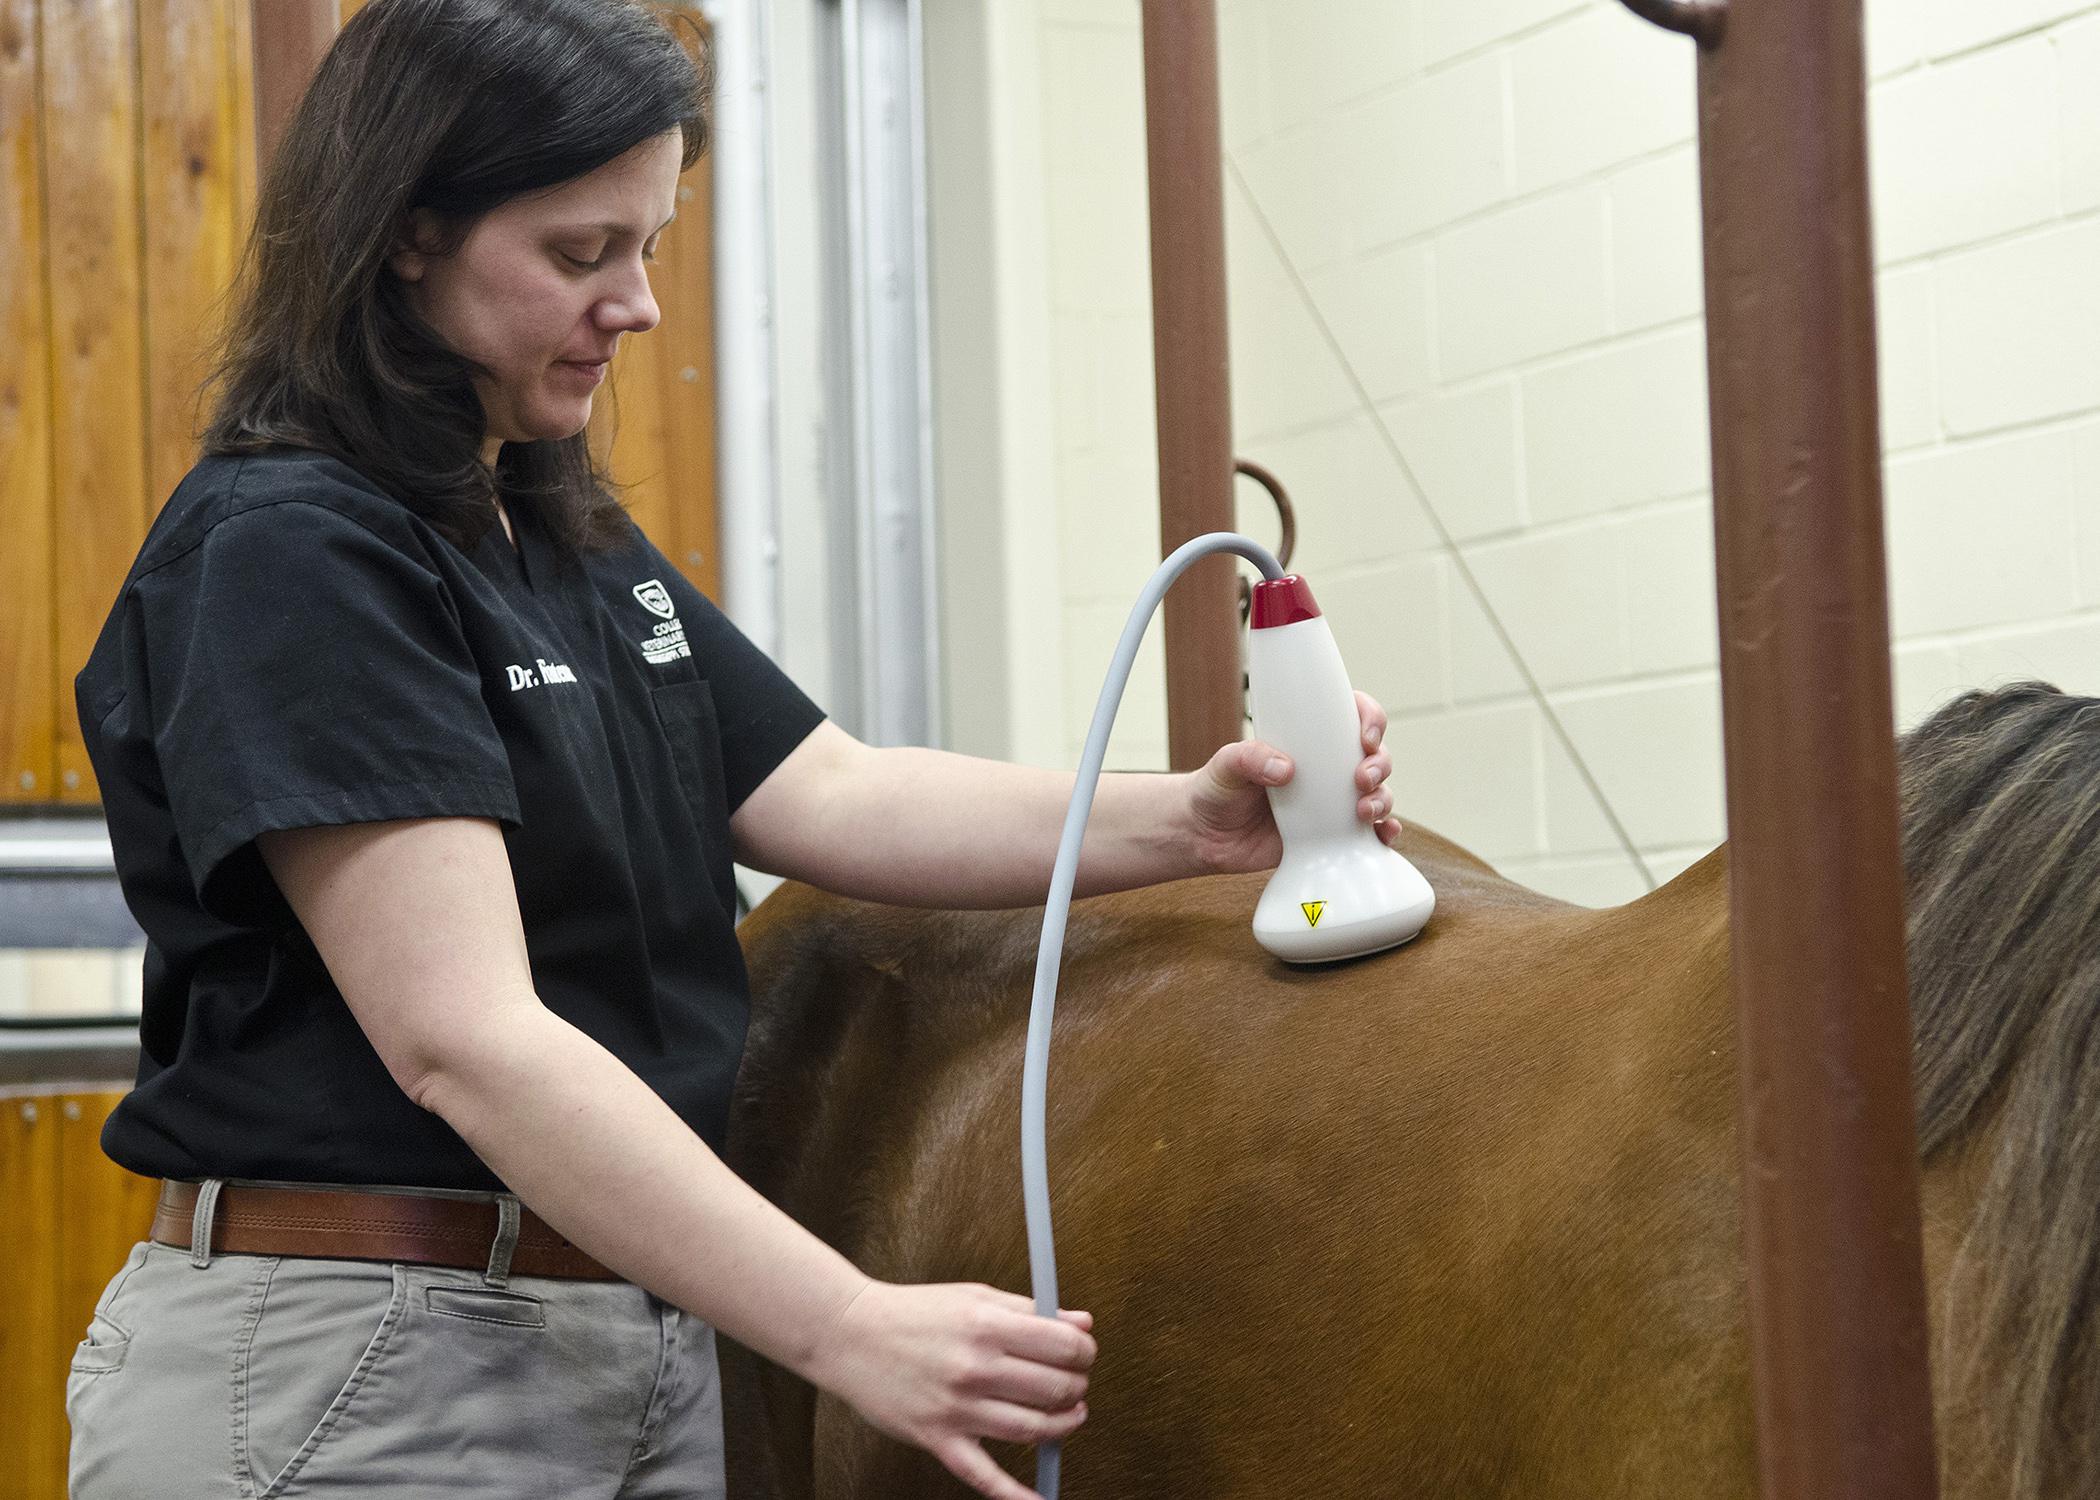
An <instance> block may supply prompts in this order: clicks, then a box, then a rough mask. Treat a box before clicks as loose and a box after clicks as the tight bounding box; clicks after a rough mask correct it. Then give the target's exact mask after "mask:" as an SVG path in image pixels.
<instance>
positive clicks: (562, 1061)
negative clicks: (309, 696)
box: [258, 818, 1094, 1500]
mask: <svg viewBox="0 0 2100 1500" xmlns="http://www.w3.org/2000/svg"><path fill="white" fill-rule="evenodd" d="M258 844H259V846H260V848H261V850H262V854H263V858H264V861H265V862H266V863H267V864H268V866H269V868H270V872H271V874H272V875H273V876H274V877H275V878H276V880H277V883H278V885H279V887H280V888H281V889H282V890H283V892H284V894H285V897H286V899H287V900H288V901H289V902H290V903H291V907H292V910H293V911H294V912H295V913H296V914H297V915H298V917H299V920H300V922H301V923H302V924H303V925H304V927H305V928H306V931H307V933H308V935H309V936H310V937H311V938H312V939H313V942H314V946H315V948H316V949H317V950H318V951H319V953H320V955H321V958H322V960H323V961H324V962H325V963H326V964H327V965H328V971H329V974H330V975H331V976H332V977H333V978H334V980H335V982H336V984H337V986H338V987H339V988H340V989H341V990H342V992H343V998H344V999H345V1000H346V1001H347V1002H348V1004H349V1006H350V1009H351V1011H352V1013H353V1014H355V1016H356V1017H357V1020H358V1024H359V1025H360V1026H362V1027H363V1029H364V1032H365V1034H366V1036H368V1037H369V1038H370V1039H371V1041H372V1045H373V1047H374V1048H375V1049H376V1050H377V1051H378V1053H379V1056H380V1059H381V1060H382V1061H383V1062H384V1063H385V1064H386V1067H387V1070H388V1071H389V1072H390V1073H391V1074H392V1076H393V1078H394V1080H395V1081H396V1082H397V1083H399V1084H400V1085H401V1087H402V1089H403V1090H404V1091H405V1092H406V1093H407V1094H408V1096H409V1097H410V1098H411V1099H413V1100H415V1102H416V1103H417V1104H418V1105H420V1106H422V1107H423V1108H425V1109H428V1110H430V1111H432V1112H433V1113H435V1114H437V1115H438V1116H439V1117H440V1118H442V1119H443V1120H444V1121H445V1122H446V1124H448V1125H450V1126H451V1127H452V1128H453V1129H454V1130H456V1131H457V1132H458V1133H459V1134H460V1136H461V1137H462V1138H463V1139H464V1140H465V1141H466V1143H467V1144H468V1145H469V1146H470V1147H472V1148H473V1150H474V1152H475V1154H476V1155H477V1156H479V1157H480V1158H481V1160H482V1161H483V1162H485V1163H487V1165H488V1167H489V1169H490V1170H491V1171H493V1172H494V1173H495V1174H496V1175H497V1176H498V1177H499V1178H501V1179H502V1180H503V1181H504V1182H505V1183H506V1184H507V1185H508V1186H509V1188H510V1190H511V1191H512V1192H514V1193H516V1194H517V1195H518V1197H519V1198H520V1199H521V1200H522V1201H523V1202H525V1203H526V1204H528V1205H529V1206H530V1207H531V1208H532V1209H533V1211H534V1212H535V1213H537V1214H538V1215H539V1216H540V1217H541V1218H543V1219H545V1220H546V1221H547V1222H548V1223H549V1224H550V1225H552V1226H553V1227H554V1228H555V1229H556V1230H557V1231H559V1232H560V1233H561V1234H563V1235H565V1236H567V1237H568V1238H569V1239H570V1240H571V1241H572V1242H574V1243H575V1244H577V1245H579V1246H581V1247H582V1248H583V1249H584V1250H585V1251H587V1252H589V1253H590V1254H591V1255H593V1256H595V1257H596V1258H597V1259H598V1260H599V1261H600V1262H602V1263H603V1264H604V1265H606V1266H607V1267H609V1268H610V1269H612V1270H613V1271H615V1272H617V1273H619V1274H620V1275H621V1276H624V1277H626V1278H627V1279H628V1280H630V1281H632V1282H634V1283H635V1284H637V1285H639V1286H642V1287H645V1288H647V1289H648V1290H649V1291H652V1292H654V1293H655V1294H656V1295H658V1296H659V1297H662V1298H663V1299H664V1300H665V1301H667V1302H670V1303H673V1304H675V1305H676V1306H678V1307H681V1308H684V1309H686V1310H687V1311H689V1312H691V1313H692V1314H693V1315H694V1316H696V1317H698V1318H701V1319H702V1320H704V1321H706V1322H708V1323H711V1324H713V1325H714V1326H715V1327H717V1328H719V1329H721V1330H722V1331H723V1332H724V1333H726V1334H728V1335H729V1336H730V1337H731V1338H734V1339H736V1340H737V1341H738V1342H739V1343H741V1344H744V1345H746V1346H747V1347H749V1348H752V1349H755V1350H757V1351H758V1352H759V1353H761V1354H763V1355H765V1356H766V1357H767V1358H768V1359H771V1360H773V1361H774V1362H775V1363H777V1364H780V1365H782V1366H784V1367H785V1368H787V1369H790V1370H792V1371H794V1372H795V1373H797V1374H799V1375H801V1376H803V1377H804V1378H806V1379H808V1380H810V1381H812V1382H813V1383H815V1384H817V1385H819V1386H821V1387H823V1388H824V1389H826V1390H829V1391H831V1392H832V1393H834V1394H835V1395H838V1396H840V1397H841V1398H843V1399H844V1400H846V1401H848V1402H850V1403H851V1404H852V1405H853V1406H854V1407H855V1408H856V1409H857V1410H859V1411H860V1412H861V1414H862V1415H863V1416H865V1417H866V1418H868V1420H869V1421H871V1422H873V1423H874V1424H875V1425H876V1426H877V1427H880V1428H882V1429H883V1430H884V1431H886V1432H889V1433H891V1434H892V1435H894V1436H897V1437H900V1438H903V1439H905V1440H907V1441H910V1442H914V1443H917V1444H919V1445H920V1446H921V1447H924V1448H926V1449H928V1450H929V1451H931V1452H932V1453H933V1454H935V1456H937V1457H938V1458H939V1459H940V1460H941V1462H942V1463H943V1464H945V1465H946V1466H947V1467H948V1468H949V1470H950V1471H951V1472H953V1473H954V1474H955V1475H956V1476H957V1477H958V1478H960V1479H962V1480H963V1481H964V1482H966V1483H968V1484H969V1485H971V1486H972V1487H973V1488H974V1489H976V1490H978V1491H979V1492H980V1493H983V1494H986V1495H993V1496H999V1497H1002V1500H1029V1496H1030V1493H1031V1492H1030V1491H1028V1490H1027V1489H1025V1488H1023V1487H1022V1486H1021V1485H1019V1484H1017V1483H1016V1482H1015V1481H1014V1480H1013V1479H1012V1478H1010V1477H1009V1476H1007V1475H1006V1474H1005V1473H1004V1472H1003V1471H1001V1470H1000V1469H999V1468H998V1466H997V1465H995V1464H994V1463H993V1462H992V1460H991V1458H990V1457H989V1456H988V1455H987V1454H986V1453H985V1451H984V1449H983V1447H982V1446H981V1444H980V1443H979V1442H978V1439H979V1438H983V1437H994V1438H1001V1439H1005V1440H1008V1441H1013V1442H1023V1443H1034V1442H1042V1441H1045V1440H1047V1439H1051V1438H1059V1437H1063V1436H1065V1435H1067V1434H1068V1433H1070V1432H1072V1431H1073V1430H1074V1429H1075V1428H1077V1427H1078V1426H1079V1424H1080V1422H1082V1421H1083V1420H1084V1419H1085V1416H1086V1408H1085V1406H1084V1404H1083V1402H1082V1401H1081V1397H1082V1396H1083V1395H1084V1394H1085V1390H1086V1375H1085V1371H1086V1370H1087V1368H1088V1367H1089V1366H1090V1365H1091V1364H1092V1362H1093V1357H1094V1342H1093V1340H1092V1338H1091V1337H1090V1336H1089V1335H1088V1333H1087V1332H1086V1330H1087V1329H1088V1328H1089V1327H1090V1326H1091V1319H1089V1318H1088V1317H1087V1315H1086V1314H1084V1313H1067V1314H1065V1315H1064V1317H1063V1318H1062V1319H1061V1320H1057V1321H1052V1320H1050V1319H1046V1318H1041V1317H1038V1316H1037V1315H1036V1314H1035V1313H1034V1311H1033V1309H1032V1307H1031V1305H1030V1304H1029V1302H1028V1301H1027V1299H1025V1298H1022V1297H1018V1296H1015V1295H1013V1294H1011V1293H1007V1292H1001V1291H997V1290H994V1289H993V1288H990V1287H983V1286H974V1285H953V1286H898V1285H892V1284H890V1283H886V1282H880V1281H873V1280H871V1279H870V1278H868V1277H867V1276H865V1275H863V1274H861V1272H859V1271H858V1270H856V1269H854V1267H853V1266H852V1265H851V1264H850V1263H849V1262H848V1261H847V1260H846V1259H845V1258H844V1257H843V1256H841V1255H839V1254H838V1253H837V1252H836V1251H834V1250H832V1249H831V1248H830V1247H829V1246H827V1245H825V1244H824V1243H823V1242H822V1241H820V1240H818V1239H817V1238H816V1237H815V1236H814V1235H811V1234H810V1233H808V1232H807V1231H806V1230H804V1229H803V1228H802V1227H801V1226H800V1225H798V1224H796V1223H795V1221H794V1220H792V1219H790V1218H789V1217H788V1216H787V1215H786V1214H784V1213H782V1212H781V1211H780V1210H779V1209H777V1208H775V1207H774V1206H773V1205H772V1204H770V1203H768V1202H767V1201H766V1200H765V1198H763V1197H762V1196H761V1195H760V1194H758V1193H757V1192H756V1191H754V1190H753V1189H752V1188H751V1187H750V1186H749V1185H747V1184H746V1183H745V1182H744V1181H743V1180H742V1179H740V1178H739V1177H737V1176H736V1174H735V1173H733V1172H731V1171H730V1170H729V1169H728V1168H727V1167H726V1166H724V1165H723V1163H722V1161H721V1159H720V1158H719V1157H717V1156H716V1155H715V1154H714V1152H713V1151H711V1150H709V1149H708V1147H707V1145H706V1143H705V1142H704V1141H702V1140H701V1139H700V1138H699V1137H698V1136H697V1135H695V1134H694V1133H693V1132H692V1130H691V1129H690V1128H689V1127H688V1126H687V1125H686V1124H685V1122H684V1121H682V1120H680V1119H679V1118H678V1117H677V1115H675V1114H674V1113H672V1111H671V1109H670V1108H669V1106H667V1105H666V1104H665V1103H664V1102H663V1101H662V1100H661V1099H660V1098H658V1097H657V1095H656V1094H655V1093H654V1092H653V1091H652V1090H651V1089H650V1088H649V1087H648V1085H646V1084H644V1083H643V1082H642V1081H641V1080H640V1079H639V1078H637V1077H636V1076H635V1075H634V1073H633V1072H632V1071H630V1070H629V1069H628V1068H626V1067H625V1066H624V1065H622V1064H621V1063H620V1062H619V1061H618V1060H617V1059H616V1058H614V1057H613V1056H612V1054H611V1053H609V1052H607V1051H606V1050H605V1049H604V1048H603V1047H602V1046H600V1045H599V1044H598V1043H597V1042H596V1041H594V1040H592V1039H591V1038H590V1037H588V1036H586V1035H585V1034H584V1033H582V1032H581V1031H578V1030H577V1029H576V1028H575V1027H573V1026H571V1025H569V1024H568V1023H567V1022H566V1021H563V1020H562V1019H561V1018H560V1017H558V1016H556V1015H554V1014H553V1013H552V1012H550V1011H549V1010H548V1009H547V1008H546V1007H545V1006H544V1005H542V1004H541V1003H540V1001H539V997H538V995H537V994H536V993H535V992H534V990H533V987H532V976H531V969H530V966H529V964H528V962H527V958H526V950H525V934H524V928H523V924H522V922H521V920H520V918H519V915H518V904H517V893H516V889H515V887H514V886H513V884H512V881H511V874H510V863H509V858H508V855H507V853H506V851H505V848H504V843H503V836H502V833H501V831H500V830H499V829H498V828H497V826H496V825H495V824H494V823H493V822H490V821H488V820H486V819H478V818H433V819H421V820H415V821H409V822H396V823H361V824H351V825H346V826H341V827H330V828H307V829H296V830H290V831H286V832H276V833H266V834H264V835H262V836H261V838H260V839H259V840H258Z"/></svg>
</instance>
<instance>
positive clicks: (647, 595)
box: [634, 578, 678, 620]
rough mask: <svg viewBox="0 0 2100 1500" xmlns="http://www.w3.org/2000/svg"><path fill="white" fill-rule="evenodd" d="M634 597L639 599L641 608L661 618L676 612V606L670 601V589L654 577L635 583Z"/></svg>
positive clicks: (672, 615) (667, 617)
mask: <svg viewBox="0 0 2100 1500" xmlns="http://www.w3.org/2000/svg"><path fill="white" fill-rule="evenodd" d="M634 597H635V598H637V599H639V600H640V601H641V603H642V608H644V609H646V610H648V611H649V613H650V614H652V615H656V616H659V617H660V618H662V619H666V620H668V619H671V618H673V617H674V616H676V615H677V613H678V606H677V605H675V604H673V603H672V602H671V591H670V590H669V589H667V588H665V587H664V586H663V584H662V583H660V582H658V581H657V580H656V579H654V578H652V579H650V580H649V581H648V582H647V583H638V584H636V585H635V586H634Z"/></svg>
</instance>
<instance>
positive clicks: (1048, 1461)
mask: <svg viewBox="0 0 2100 1500" xmlns="http://www.w3.org/2000/svg"><path fill="white" fill-rule="evenodd" d="M1214 552H1236V553H1238V554H1239V555H1240V556H1241V557H1244V558H1246V559H1247V561H1249V562H1251V563H1253V564H1254V566H1256V567H1257V568H1259V569H1261V575H1262V577H1263V578H1265V579H1269V580H1271V581H1274V580H1275V579H1278V578H1281V577H1283V568H1282V565H1281V564H1279V563H1278V562H1277V561H1276V558H1275V556H1274V555H1273V554H1272V553H1271V552H1270V551H1269V549H1268V548H1266V547H1264V546H1262V544H1261V543H1259V542H1257V541H1253V540H1250V539H1249V538H1247V537H1244V536H1241V535H1239V533H1237V532H1232V531H1213V532H1210V533H1208V534H1207V535H1204V536H1199V537H1197V538H1196V539H1195V540H1194V541H1191V542H1185V543H1183V544H1182V545H1181V546H1180V547H1177V548H1175V550H1174V553H1173V555H1172V556H1170V557H1169V558H1168V559H1167V560H1166V561H1165V562H1163V563H1161V564H1160V565H1159V569H1158V571H1157V572H1155V573H1154V574H1153V575H1152V581H1151V582H1150V583H1147V584H1146V585H1145V591H1144V592H1143V593H1142V594H1139V595H1138V601H1137V604H1136V606H1135V607H1133V608H1132V610H1131V611H1130V620H1129V623H1127V624H1126V625H1124V627H1123V638H1122V639H1121V640H1119V641H1118V642H1116V654H1115V657H1114V659H1113V660H1112V661H1111V662H1110V663H1109V668H1108V679H1107V680H1106V681H1105V682H1103V683H1102V684H1101V698H1100V701H1099V702H1097V703H1096V704H1095V705H1094V723H1093V727H1092V728H1090V729H1089V730H1088V731H1087V736H1086V749H1085V751H1084V752H1083V753H1082V754H1081V755H1080V757H1079V779H1078V781H1077V782H1075V783H1074V784H1073V787H1072V801H1071V804H1070V805H1069V806H1068V807H1067V808H1066V809H1065V828H1064V834H1063V836H1062V837H1061V838H1060V839H1059V840H1058V845H1057V863H1056V865H1055V866H1053V867H1052V869H1051V874H1050V896H1049V899H1048V901H1046V902H1045V903H1044V906H1043V935H1042V938H1041V940H1040V942H1039V943H1038V945H1037V947H1036V954H1035V998H1034V999H1033V1000H1032V1001H1031V1002H1030V1003H1029V1009H1028V1052H1027V1057H1026V1060H1025V1061H1024V1063H1023V1065H1022V1069H1021V1202H1022V1207H1023V1209H1024V1211H1025V1212H1026V1214H1027V1218H1028V1274H1029V1279H1030V1282H1031V1284H1032V1286H1033V1290H1034V1292H1035V1310H1036V1311H1037V1312H1039V1313H1041V1314H1042V1315H1043V1316H1044V1317H1046V1318H1054V1317H1056V1316H1057V1312H1058V1302H1057V1248H1056V1245H1055V1242H1054V1241H1053V1239H1052V1237H1051V1233H1050V1168H1049V1163H1048V1160H1047V1157H1046V1153H1045V1151H1044V1146H1043V1116H1044V1109H1045V1105H1046V1102H1047V1100H1048V1097H1049V1075H1050V1020H1051V1015H1052V1013H1053V1012H1054V1011H1055V1010H1056V1008H1057V970H1058V966H1059V964H1060V963H1061V962H1062V961H1063V959H1064V950H1065V920H1066V918H1067V917H1069V916H1070V915H1071V911H1072V883H1073V881H1074V880H1076V879H1077V878H1078V875H1079V845H1080V841H1081V840H1082V839H1084V838H1085V837H1086V820H1087V814H1089V813H1090V812H1092V811H1093V809H1094V788H1095V786H1096V785H1098V784H1099V782H1100V780H1101V762H1102V761H1103V760H1104V759H1105V758H1106V757H1107V755H1108V732H1109V730H1110V729H1111V728H1113V727H1114V725H1115V722H1116V708H1117V706H1118V705H1119V704H1120V703H1121V702H1122V701H1123V687H1124V684H1125V683H1127V682H1128V681H1129V680H1130V666H1131V663H1132V662H1134V661H1135V660H1137V653H1138V644H1139V643H1140V642H1141V641H1143V640H1144V638H1145V627H1146V626H1147V625H1148V624H1150V623H1151V620H1152V614H1153V611H1154V610H1156V609H1158V608H1159V601H1160V600H1161V599H1163V598H1165V597H1166V593H1167V590H1168V589H1169V588H1171V587H1173V584H1174V580H1175V579H1177V578H1179V577H1180V576H1181V574H1182V571H1183V570H1184V569H1186V568H1187V567H1188V565H1189V564H1190V563H1192V562H1194V561H1196V560H1197V559H1198V558H1200V557H1208V556H1209V555H1210V554H1212V553H1214ZM1063 1454H1064V1445H1063V1444H1062V1443H1044V1444H1043V1445H1042V1446H1041V1447H1040V1448H1038V1449H1037V1450H1036V1467H1035V1492H1036V1493H1037V1494H1038V1495H1041V1496H1043V1497H1044V1500H1056V1497H1057V1477H1058V1467H1059V1462H1060V1460H1061V1459H1062V1457H1063Z"/></svg>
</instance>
